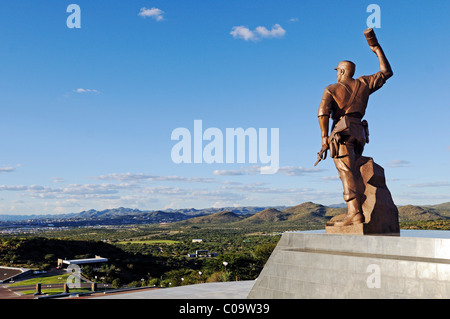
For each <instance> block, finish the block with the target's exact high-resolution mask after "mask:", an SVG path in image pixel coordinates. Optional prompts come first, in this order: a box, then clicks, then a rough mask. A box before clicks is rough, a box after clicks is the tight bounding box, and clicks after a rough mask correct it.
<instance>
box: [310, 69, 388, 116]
mask: <svg viewBox="0 0 450 319" xmlns="http://www.w3.org/2000/svg"><path fill="white" fill-rule="evenodd" d="M356 81H359V82H360V87H359V90H358V93H357V94H356V96H355V98H354V100H353V102H352V103H351V104H350V105H346V103H347V102H348V101H349V100H350V97H351V95H352V92H353V89H354V88H353V87H348V86H346V85H345V84H343V83H335V84H331V85H329V86H327V87H326V88H325V91H324V92H323V96H322V101H321V102H320V106H319V112H318V116H323V115H328V116H330V117H331V118H332V119H333V120H339V119H340V118H341V117H342V116H344V115H345V114H355V113H356V114H359V115H360V118H362V117H363V116H364V114H365V113H366V108H367V102H368V101H369V95H370V94H372V93H373V92H375V91H376V90H378V89H379V88H381V87H382V86H383V85H384V83H385V82H386V80H385V78H384V74H383V73H382V72H378V73H375V74H373V75H366V76H361V77H359V78H357V79H356ZM355 83H356V82H355Z"/></svg>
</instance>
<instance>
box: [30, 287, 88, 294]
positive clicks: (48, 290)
mask: <svg viewBox="0 0 450 319" xmlns="http://www.w3.org/2000/svg"><path fill="white" fill-rule="evenodd" d="M90 291H91V289H90V288H73V289H70V293H86V292H90ZM35 292H36V290H24V291H22V293H23V294H25V295H32V294H34V293H35ZM63 292H64V289H63V288H42V293H43V294H46V295H57V294H62V293H63Z"/></svg>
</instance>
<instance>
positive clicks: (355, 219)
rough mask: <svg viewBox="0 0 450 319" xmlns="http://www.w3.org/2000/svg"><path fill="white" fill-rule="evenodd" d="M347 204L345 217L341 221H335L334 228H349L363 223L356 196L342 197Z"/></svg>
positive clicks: (359, 204)
mask: <svg viewBox="0 0 450 319" xmlns="http://www.w3.org/2000/svg"><path fill="white" fill-rule="evenodd" d="M344 199H345V200H346V202H347V207H348V210H347V215H346V216H345V218H344V219H343V220H339V221H336V222H335V223H334V226H349V225H357V224H361V223H363V222H364V215H363V214H362V208H361V203H360V201H359V199H358V197H357V196H356V194H351V195H344Z"/></svg>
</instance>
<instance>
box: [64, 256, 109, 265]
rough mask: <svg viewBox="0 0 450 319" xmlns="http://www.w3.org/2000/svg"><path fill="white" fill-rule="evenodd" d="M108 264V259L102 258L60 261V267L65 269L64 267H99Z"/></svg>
mask: <svg viewBox="0 0 450 319" xmlns="http://www.w3.org/2000/svg"><path fill="white" fill-rule="evenodd" d="M107 262H108V258H103V257H100V256H95V258H82V259H69V260H67V259H64V260H63V259H58V267H63V266H64V265H67V266H69V265H78V266H83V265H97V264H105V263H107Z"/></svg>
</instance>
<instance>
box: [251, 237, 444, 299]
mask: <svg viewBox="0 0 450 319" xmlns="http://www.w3.org/2000/svg"><path fill="white" fill-rule="evenodd" d="M248 298H257V299H265V298H268V299H288V298H327V299H330V298H354V299H355V298H356V299H359V298H363V299H377V298H450V238H420V237H402V236H400V237H392V236H367V235H366V236H361V235H334V234H323V233H322V234H320V233H319V234H318V233H311V232H287V233H284V234H283V236H282V237H281V239H280V241H279V243H278V245H277V247H276V248H275V250H274V251H273V253H272V255H271V256H270V258H269V260H268V261H267V263H266V265H265V267H264V269H263V270H262V272H261V274H260V276H259V277H258V279H257V280H256V283H255V285H254V286H253V288H252V290H251V291H250V293H249V295H248Z"/></svg>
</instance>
